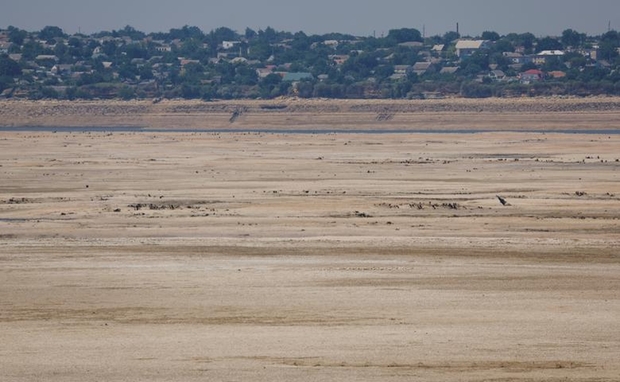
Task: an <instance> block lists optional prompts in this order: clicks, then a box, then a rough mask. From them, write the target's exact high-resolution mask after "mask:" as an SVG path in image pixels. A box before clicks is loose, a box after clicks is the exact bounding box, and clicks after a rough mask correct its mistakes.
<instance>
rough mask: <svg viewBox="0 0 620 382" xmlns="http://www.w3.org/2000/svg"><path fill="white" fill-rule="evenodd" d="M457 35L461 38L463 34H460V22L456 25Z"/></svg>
mask: <svg viewBox="0 0 620 382" xmlns="http://www.w3.org/2000/svg"><path fill="white" fill-rule="evenodd" d="M456 33H458V35H459V36H460V35H461V33H460V32H459V23H458V22H457V23H456Z"/></svg>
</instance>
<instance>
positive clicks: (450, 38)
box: [443, 31, 461, 44]
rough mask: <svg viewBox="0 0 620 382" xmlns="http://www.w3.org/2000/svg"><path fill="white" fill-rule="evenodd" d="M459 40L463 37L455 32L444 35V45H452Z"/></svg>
mask: <svg viewBox="0 0 620 382" xmlns="http://www.w3.org/2000/svg"><path fill="white" fill-rule="evenodd" d="M459 38H461V35H460V34H459V33H458V32H454V31H450V32H446V33H445V34H444V35H443V43H444V44H451V43H452V42H453V41H456V40H458V39H459Z"/></svg>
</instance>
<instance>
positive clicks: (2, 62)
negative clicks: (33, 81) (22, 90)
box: [0, 54, 22, 77]
mask: <svg viewBox="0 0 620 382" xmlns="http://www.w3.org/2000/svg"><path fill="white" fill-rule="evenodd" d="M21 74H22V70H21V68H20V67H19V64H18V63H17V62H15V61H13V60H11V59H10V58H9V56H7V55H5V54H3V55H0V77H4V76H6V77H18V76H21Z"/></svg>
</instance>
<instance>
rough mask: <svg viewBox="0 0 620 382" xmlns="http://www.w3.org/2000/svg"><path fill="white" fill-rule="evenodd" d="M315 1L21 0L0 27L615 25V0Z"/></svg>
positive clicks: (556, 31)
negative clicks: (509, 0) (92, 1)
mask: <svg viewBox="0 0 620 382" xmlns="http://www.w3.org/2000/svg"><path fill="white" fill-rule="evenodd" d="M347 3H350V2H344V1H337V0H331V1H328V0H315V1H314V2H312V3H310V2H297V3H295V2H292V1H290V0H288V1H284V0H263V1H262V2H255V1H250V0H237V1H229V2H226V3H224V2H218V3H210V2H201V1H198V0H177V1H175V2H169V1H162V0H152V1H150V2H149V3H146V4H145V3H144V2H141V1H137V0H122V1H121V0H108V1H106V2H97V3H87V2H84V1H83V0H57V1H54V2H50V1H49V0H21V1H19V2H11V3H9V4H6V5H4V6H3V8H4V9H3V12H2V13H0V28H2V29H6V28H7V27H8V26H10V25H12V26H15V27H18V28H21V29H25V30H28V31H38V30H40V29H42V28H43V27H45V26H48V25H51V26H58V27H60V28H62V29H63V30H64V31H65V32H66V33H69V34H73V33H77V32H82V33H85V34H91V33H96V32H100V31H111V30H114V29H116V30H118V29H122V28H123V27H125V26H126V25H131V26H132V27H134V28H136V29H138V30H141V31H144V32H146V33H149V32H166V31H168V30H169V29H171V28H180V27H182V26H184V25H191V26H197V27H199V28H200V29H202V30H203V31H205V32H208V31H210V30H213V29H215V28H218V27H229V28H231V29H234V30H236V31H238V32H241V33H243V31H244V30H245V28H246V27H249V28H252V29H255V30H258V29H265V28H266V27H268V26H270V27H272V28H275V29H277V30H282V31H289V32H297V31H303V32H305V33H307V34H325V33H330V32H339V33H346V34H352V35H356V36H370V35H373V33H374V34H376V35H377V36H381V35H382V34H387V32H388V31H389V30H390V29H396V28H403V27H407V28H416V29H418V30H420V31H425V33H426V35H427V36H431V35H436V34H440V35H441V34H444V33H445V32H447V31H451V30H455V29H456V23H459V26H460V32H461V34H463V35H471V36H476V35H480V34H481V33H482V32H483V31H485V30H491V31H496V32H498V33H500V34H502V35H503V34H507V33H511V32H516V33H523V32H531V33H534V34H535V35H537V36H547V35H560V34H561V33H562V31H563V30H565V29H569V28H571V29H575V30H577V31H579V32H582V33H587V34H589V35H599V34H602V33H604V32H606V31H607V29H608V26H609V25H611V28H612V29H616V30H617V29H619V28H620V1H618V0H593V1H590V2H584V1H583V0H538V1H535V0H520V1H518V2H514V3H508V2H498V1H490V0H470V1H467V2H466V1H462V0H435V1H433V2H432V3H430V2H428V1H407V0H386V1H383V2H358V3H356V4H355V5H353V6H351V5H347Z"/></svg>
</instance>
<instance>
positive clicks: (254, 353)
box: [0, 112, 620, 381]
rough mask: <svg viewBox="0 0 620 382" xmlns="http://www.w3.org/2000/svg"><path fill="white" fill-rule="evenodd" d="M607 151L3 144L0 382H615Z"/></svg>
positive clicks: (406, 143) (384, 142)
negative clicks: (85, 381) (0, 380)
mask: <svg viewBox="0 0 620 382" xmlns="http://www.w3.org/2000/svg"><path fill="white" fill-rule="evenodd" d="M429 116H430V117H432V118H440V117H441V118H444V119H446V124H448V125H450V126H456V125H459V126H465V127H469V128H483V129H484V128H485V127H487V128H489V129H490V128H491V125H492V124H494V123H495V121H494V120H491V121H489V120H487V122H486V123H487V124H485V123H484V122H483V121H482V120H480V121H478V122H476V123H473V122H471V121H469V122H462V121H463V115H462V114H459V113H452V114H443V115H438V114H433V113H431V114H429ZM592 116H593V114H590V113H589V112H588V113H585V112H584V113H578V112H575V113H574V114H572V116H571V118H570V119H571V122H570V123H569V122H566V121H565V122H563V123H560V122H557V119H555V117H557V114H541V113H538V114H537V115H534V114H531V115H527V114H526V115H522V117H523V120H525V121H531V123H532V125H531V126H533V127H538V128H539V129H541V130H543V129H545V126H548V125H547V124H548V123H552V122H553V121H556V122H555V123H556V124H557V125H558V126H559V127H563V128H566V129H569V128H572V127H574V126H576V125H584V126H585V125H587V124H589V123H590V122H591V119H592ZM409 117H412V116H409ZM264 118H267V117H264ZM412 118H413V117H412ZM497 118H499V119H501V117H497ZM515 118H516V117H515ZM599 118H601V119H605V117H604V116H599ZM394 119H396V117H395V118H394ZM608 119H609V121H608V122H607V123H608V125H609V126H610V127H613V126H614V124H615V122H614V119H613V118H608ZM515 121H517V119H515ZM534 121H538V124H535V123H534ZM350 125H351V126H355V121H351V122H350ZM332 126H335V125H332ZM407 126H409V127H410V126H412V125H407ZM413 126H417V125H413ZM616 126H617V125H616ZM545 130H546V129H545ZM619 147H620V135H617V134H615V135H607V134H554V133H536V132H530V133H515V132H488V133H479V134H459V133H458V132H455V133H453V134H408V133H401V134H264V133H206V132H205V133H170V132H166V133H164V132H154V133H129V132H126V133H121V132H97V133H61V132H59V133H43V132H21V133H18V132H7V131H4V132H0V179H2V181H1V182H0V327H1V328H2V330H0V342H1V343H2V344H3V346H2V347H0V379H2V380H6V381H40V380H46V381H84V380H106V381H170V380H182V381H199V380H200V381H204V380H231V381H232V380H240V381H241V380H256V381H307V380H351V381H354V380H355V381H357V380H367V381H412V380H413V381H415V380H419V381H426V380H443V381H483V380H484V381H488V380H499V381H526V380H527V381H529V380H546V381H556V380H569V381H594V380H596V381H614V380H617V378H618V375H620V366H619V364H618V362H617V359H618V354H620V326H619V325H618V317H620V253H619V250H618V248H620V236H619V235H618V232H620V220H619V219H620V163H619V160H620V151H619V150H618V148H619ZM496 195H500V196H502V197H504V198H505V199H506V201H507V202H508V205H506V206H503V205H502V204H501V203H500V202H499V200H498V199H497V198H496Z"/></svg>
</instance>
